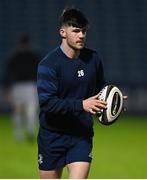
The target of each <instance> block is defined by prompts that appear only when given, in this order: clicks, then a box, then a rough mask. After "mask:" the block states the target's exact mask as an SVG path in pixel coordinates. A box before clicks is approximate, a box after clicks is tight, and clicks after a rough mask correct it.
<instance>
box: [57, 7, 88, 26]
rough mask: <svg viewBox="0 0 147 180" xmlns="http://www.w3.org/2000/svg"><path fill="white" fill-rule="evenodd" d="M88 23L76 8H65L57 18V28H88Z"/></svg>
mask: <svg viewBox="0 0 147 180" xmlns="http://www.w3.org/2000/svg"><path fill="white" fill-rule="evenodd" d="M88 25H89V22H88V19H87V18H86V17H85V16H84V14H83V13H82V12H81V11H80V10H78V9H76V8H66V9H64V10H63V12H62V14H61V16H60V18H59V28H61V27H62V26H73V27H78V28H88Z"/></svg>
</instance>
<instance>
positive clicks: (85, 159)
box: [66, 138, 92, 179]
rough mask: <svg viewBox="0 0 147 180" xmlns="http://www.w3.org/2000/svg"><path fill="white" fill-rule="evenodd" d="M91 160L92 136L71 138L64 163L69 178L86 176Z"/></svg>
mask: <svg viewBox="0 0 147 180" xmlns="http://www.w3.org/2000/svg"><path fill="white" fill-rule="evenodd" d="M91 161H92V138H72V146H71V148H70V149H69V151H68V152H67V157H66V163H67V167H68V170H69V178H77V179H81V178H83V179H84V178H86V177H87V176H88V173H89V169H90V164H91Z"/></svg>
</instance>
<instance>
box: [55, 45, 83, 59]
mask: <svg viewBox="0 0 147 180" xmlns="http://www.w3.org/2000/svg"><path fill="white" fill-rule="evenodd" d="M59 50H60V52H61V53H62V55H63V56H64V57H66V59H68V60H70V61H77V60H79V59H80V58H79V57H80V54H79V56H78V57H77V58H70V57H68V56H67V55H66V54H65V53H64V50H63V48H62V46H61V45H60V46H59Z"/></svg>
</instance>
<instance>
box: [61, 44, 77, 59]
mask: <svg viewBox="0 0 147 180" xmlns="http://www.w3.org/2000/svg"><path fill="white" fill-rule="evenodd" d="M62 47H63V50H64V53H65V55H66V56H67V57H69V58H77V57H78V56H79V55H80V50H78V49H77V50H76V49H74V48H71V47H70V46H68V45H67V44H66V43H63V42H62Z"/></svg>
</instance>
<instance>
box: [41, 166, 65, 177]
mask: <svg viewBox="0 0 147 180" xmlns="http://www.w3.org/2000/svg"><path fill="white" fill-rule="evenodd" d="M62 170H63V169H62V168H60V169H57V170H50V171H43V170H40V171H39V174H40V179H59V178H61V175H62Z"/></svg>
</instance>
